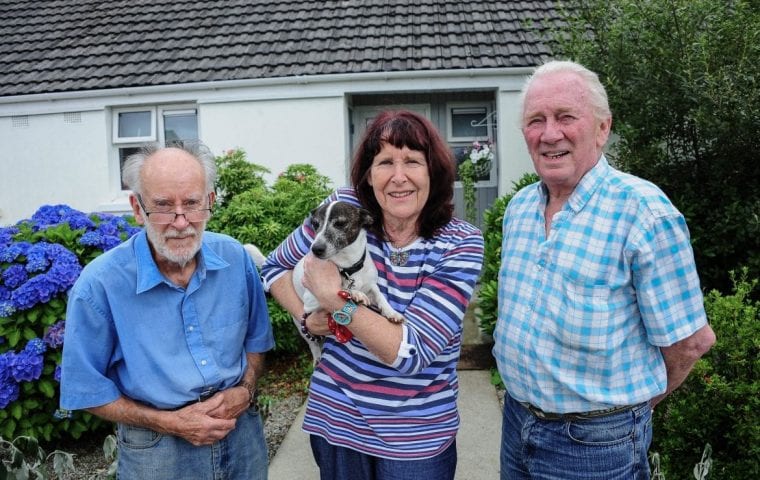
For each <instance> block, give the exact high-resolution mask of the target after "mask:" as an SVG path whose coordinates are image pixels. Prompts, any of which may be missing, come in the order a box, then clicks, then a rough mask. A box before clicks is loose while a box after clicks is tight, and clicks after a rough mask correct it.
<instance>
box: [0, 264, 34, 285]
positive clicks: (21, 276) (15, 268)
mask: <svg viewBox="0 0 760 480" xmlns="http://www.w3.org/2000/svg"><path fill="white" fill-rule="evenodd" d="M28 279H29V275H27V273H26V269H25V268H24V266H23V265H21V264H19V263H14V264H12V265H11V266H9V267H8V268H6V269H5V271H4V272H3V274H2V280H3V283H4V284H5V286H6V287H8V288H18V287H19V285H23V283H24V282H26V281H27V280H28Z"/></svg>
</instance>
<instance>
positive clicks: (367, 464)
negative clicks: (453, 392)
mask: <svg viewBox="0 0 760 480" xmlns="http://www.w3.org/2000/svg"><path fill="white" fill-rule="evenodd" d="M309 441H310V442H311V451H312V453H313V454H314V460H316V462H317V465H318V466H319V478H320V479H321V480H422V479H427V478H430V479H435V480H452V479H453V478H454V472H455V471H456V468H457V446H456V441H454V442H452V443H451V445H449V447H448V448H447V449H446V450H444V451H443V452H441V453H439V454H438V455H436V456H435V457H432V458H426V459H424V460H389V459H387V458H380V457H373V456H372V455H367V454H365V453H361V452H357V451H356V450H351V449H350V448H345V447H336V446H335V445H331V444H329V443H328V442H327V440H325V439H324V438H322V437H320V436H319V435H311V436H310V437H309Z"/></svg>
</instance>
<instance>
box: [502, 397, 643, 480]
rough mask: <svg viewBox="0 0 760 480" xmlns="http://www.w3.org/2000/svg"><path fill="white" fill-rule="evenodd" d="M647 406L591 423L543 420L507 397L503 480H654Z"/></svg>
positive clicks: (594, 420) (503, 437) (503, 424)
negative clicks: (648, 451) (648, 457)
mask: <svg viewBox="0 0 760 480" xmlns="http://www.w3.org/2000/svg"><path fill="white" fill-rule="evenodd" d="M651 442H652V409H651V408H650V407H649V405H648V404H642V405H640V406H637V407H634V408H633V409H632V410H626V411H622V412H619V413H614V414H612V415H607V416H604V417H597V418H592V419H588V420H572V421H567V420H542V419H539V418H537V417H535V416H534V415H533V414H532V413H530V412H529V411H528V410H527V409H526V408H525V407H523V406H522V405H520V403H518V402H517V401H516V400H514V399H513V398H512V397H510V396H509V395H505V397H504V421H503V423H502V431H501V459H500V460H501V480H518V479H526V480H527V479H532V480H624V479H625V480H649V475H650V473H649V462H648V460H647V450H648V449H649V444H650V443H651Z"/></svg>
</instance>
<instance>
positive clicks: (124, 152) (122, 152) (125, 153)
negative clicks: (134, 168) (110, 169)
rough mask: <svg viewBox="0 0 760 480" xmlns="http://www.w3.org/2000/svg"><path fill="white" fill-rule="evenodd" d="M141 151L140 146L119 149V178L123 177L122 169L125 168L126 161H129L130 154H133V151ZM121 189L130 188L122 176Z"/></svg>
mask: <svg viewBox="0 0 760 480" xmlns="http://www.w3.org/2000/svg"><path fill="white" fill-rule="evenodd" d="M139 151H140V147H126V148H120V149H119V178H121V169H122V168H124V162H126V161H127V158H128V157H129V156H130V155H132V154H133V153H137V152H139ZM121 189H122V190H129V187H127V186H126V185H125V184H124V179H123V178H121Z"/></svg>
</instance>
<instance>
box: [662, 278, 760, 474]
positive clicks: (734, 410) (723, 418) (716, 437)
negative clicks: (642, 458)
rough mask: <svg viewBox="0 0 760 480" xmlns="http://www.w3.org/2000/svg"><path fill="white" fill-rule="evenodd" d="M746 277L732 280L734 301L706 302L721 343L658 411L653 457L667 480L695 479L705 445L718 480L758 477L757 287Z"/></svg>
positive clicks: (712, 296) (715, 295)
mask: <svg viewBox="0 0 760 480" xmlns="http://www.w3.org/2000/svg"><path fill="white" fill-rule="evenodd" d="M747 272H748V270H747V269H744V270H743V271H742V273H741V275H739V277H738V278H736V276H735V275H734V273H733V272H732V273H731V275H730V277H731V279H732V282H733V284H734V291H733V293H732V294H731V295H725V296H724V295H722V294H721V293H719V292H718V291H716V290H713V291H712V292H710V293H709V294H708V295H707V296H706V297H705V309H706V311H707V316H708V318H709V319H710V325H711V327H712V328H713V330H714V331H715V334H716V336H717V341H716V343H715V345H714V346H713V348H712V349H711V350H710V351H709V352H708V353H707V354H706V355H705V356H704V357H703V358H702V359H700V360H699V361H698V362H697V364H696V366H695V367H694V370H693V371H692V372H691V374H690V375H689V377H688V378H687V379H686V381H685V382H684V383H683V385H682V386H681V387H680V388H679V389H678V390H676V391H675V392H674V393H673V394H671V395H669V396H668V397H667V398H666V399H665V400H664V401H663V403H662V404H661V405H659V406H658V407H657V408H656V409H655V412H654V413H655V415H654V441H653V444H652V450H653V451H658V452H659V453H660V457H661V464H662V469H663V471H664V472H665V474H666V477H668V478H691V472H692V466H693V465H694V464H696V463H698V462H699V460H700V455H701V453H702V447H703V446H704V445H705V444H706V443H708V444H710V445H711V446H712V450H713V456H712V462H713V464H712V469H713V471H712V472H711V473H714V474H715V478H720V479H723V480H744V479H748V478H760V462H758V459H760V302H756V301H753V300H752V299H751V298H750V294H751V292H752V290H753V289H755V288H756V287H757V283H758V280H757V279H754V280H752V281H748V280H747Z"/></svg>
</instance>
